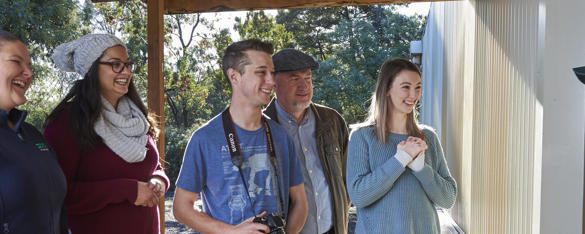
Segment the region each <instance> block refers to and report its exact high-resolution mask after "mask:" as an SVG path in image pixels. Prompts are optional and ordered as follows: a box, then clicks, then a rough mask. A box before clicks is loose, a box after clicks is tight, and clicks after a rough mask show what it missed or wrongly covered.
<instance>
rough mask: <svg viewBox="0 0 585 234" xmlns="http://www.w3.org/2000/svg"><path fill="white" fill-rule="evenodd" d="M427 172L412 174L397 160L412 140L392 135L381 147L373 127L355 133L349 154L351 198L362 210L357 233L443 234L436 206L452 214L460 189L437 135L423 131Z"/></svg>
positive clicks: (348, 175) (348, 190) (352, 136)
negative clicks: (400, 148) (398, 149)
mask: <svg viewBox="0 0 585 234" xmlns="http://www.w3.org/2000/svg"><path fill="white" fill-rule="evenodd" d="M423 132H424V133H425V135H426V136H427V140H426V142H427V145H428V149H427V150H426V152H425V166H424V168H423V169H422V170H420V171H418V172H414V171H412V170H411V169H410V168H408V167H406V168H405V167H403V166H402V164H400V162H399V161H398V159H396V158H395V157H394V155H395V154H396V145H398V143H400V142H401V141H403V140H406V139H407V138H408V135H404V134H394V133H388V143H387V144H382V143H380V142H379V141H378V140H377V138H376V136H375V134H374V128H373V127H363V128H360V129H357V130H355V131H353V132H352V134H351V136H350V138H349V145H348V153H347V192H348V193H349V198H350V199H351V202H352V203H353V204H354V205H355V206H356V207H357V218H358V220H357V226H356V233H358V234H359V233H384V234H390V233H398V234H408V233H420V234H428V233H440V231H441V230H440V227H441V226H440V224H439V219H438V217H437V212H436V210H435V206H439V207H443V208H451V207H452V206H453V204H454V203H455V198H456V194H457V185H456V183H455V180H453V177H451V174H450V173H449V168H447V164H446V162H445V158H444V156H443V148H442V147H441V144H440V142H439V140H438V138H437V134H436V133H435V132H434V131H433V130H432V129H430V128H428V127H424V126H423Z"/></svg>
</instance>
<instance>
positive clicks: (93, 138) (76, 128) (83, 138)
mask: <svg viewBox="0 0 585 234" xmlns="http://www.w3.org/2000/svg"><path fill="white" fill-rule="evenodd" d="M102 56H103V55H102ZM102 56H100V57H99V58H98V59H96V61H94V63H93V64H92V65H91V67H90V68H89V70H88V71H87V73H86V74H85V77H84V78H83V79H81V80H77V81H75V84H73V87H71V89H70V90H69V93H67V95H66V96H65V98H63V100H62V101H61V102H60V103H59V104H58V105H57V107H55V109H53V111H52V112H51V114H49V116H48V117H47V120H46V121H45V127H46V126H47V125H49V124H50V123H51V122H53V121H54V120H55V119H56V118H57V116H59V113H61V111H63V110H64V109H66V108H67V109H69V128H70V130H71V134H72V135H73V137H74V138H75V143H76V144H77V146H78V147H79V148H80V149H82V150H83V151H89V150H92V149H94V148H95V147H96V146H98V145H99V144H101V143H102V138H101V137H100V136H98V135H97V133H96V132H95V130H94V125H95V122H96V121H97V119H98V117H99V115H100V113H101V109H102V107H103V106H102V105H103V104H102V99H101V97H100V92H99V87H100V84H99V74H98V67H99V63H98V62H99V61H100V59H101V57H102ZM124 96H126V97H128V98H130V100H131V101H132V102H133V103H134V104H136V106H138V108H139V109H140V111H141V112H142V114H144V116H146V117H147V120H148V123H149V125H150V128H149V129H148V135H150V136H152V137H153V138H154V139H155V140H158V134H159V129H158V122H157V121H156V118H155V116H154V114H151V113H148V109H147V108H146V106H145V105H144V103H143V102H142V99H141V98H140V96H139V95H138V91H137V90H136V87H135V86H134V80H133V79H131V80H130V85H129V86H128V93H126V94H125V95H124Z"/></svg>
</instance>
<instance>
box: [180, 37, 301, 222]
mask: <svg viewBox="0 0 585 234" xmlns="http://www.w3.org/2000/svg"><path fill="white" fill-rule="evenodd" d="M272 53H273V47H272V45H271V44H269V43H265V42H262V41H260V40H255V39H251V40H245V41H240V42H236V43H233V44H231V45H230V46H229V47H228V48H227V49H226V51H225V54H224V57H223V64H222V68H223V71H224V74H225V76H226V78H227V79H228V81H229V83H230V86H231V88H232V100H231V104H230V106H229V107H228V109H226V110H225V111H224V112H223V113H222V114H220V115H218V116H216V117H214V118H213V119H211V120H210V121H209V122H207V123H206V124H205V125H203V126H202V127H201V128H199V129H198V130H196V131H195V132H194V133H193V136H192V137H191V140H190V141H189V144H188V145H187V148H186V149H185V156H184V158H183V165H182V167H181V172H180V173H179V178H178V179H177V183H176V185H177V189H176V192H175V199H174V203H173V213H174V215H175V217H176V219H177V220H178V221H179V222H181V223H183V224H185V225H187V226H189V227H190V228H192V229H194V230H197V231H199V232H202V233H282V231H283V229H286V232H287V233H298V232H299V231H300V230H301V228H302V227H303V225H304V223H305V219H306V217H307V209H308V208H307V199H306V196H305V190H304V186H303V176H302V173H301V170H300V166H299V162H298V160H297V158H296V156H295V151H294V144H293V142H292V141H291V140H290V139H289V138H288V137H287V135H286V132H285V131H284V130H283V129H282V127H280V126H279V125H278V124H277V123H276V122H274V121H272V120H270V119H268V118H266V117H265V116H263V115H262V106H263V105H266V104H268V102H269V101H270V94H271V92H272V89H273V88H274V77H273V73H274V65H273V63H272V59H271V57H270V56H271V54H272ZM199 196H201V199H202V201H203V210H202V211H198V210H196V209H195V208H194V206H193V205H194V203H195V200H196V199H197V198H198V197H199ZM289 203H290V204H289ZM269 226H270V227H269ZM282 226H284V227H282Z"/></svg>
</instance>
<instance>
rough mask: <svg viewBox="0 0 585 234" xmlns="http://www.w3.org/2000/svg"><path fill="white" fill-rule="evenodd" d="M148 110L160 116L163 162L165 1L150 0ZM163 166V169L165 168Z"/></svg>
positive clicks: (161, 208) (161, 210)
mask: <svg viewBox="0 0 585 234" xmlns="http://www.w3.org/2000/svg"><path fill="white" fill-rule="evenodd" d="M146 4H147V9H148V10H147V11H148V19H147V27H148V30H147V32H148V110H149V111H150V112H153V113H154V114H156V115H157V116H159V118H158V121H159V123H160V136H159V139H158V142H157V146H158V152H159V155H160V159H161V161H164V159H165V111H164V110H165V109H164V100H165V99H164V98H165V97H164V78H163V58H164V44H163V43H164V41H163V38H164V34H163V29H164V28H163V27H164V0H148V1H147V2H146ZM164 166H165V165H164V164H163V168H164ZM158 208H159V216H160V233H162V234H164V233H165V198H164V196H163V198H161V200H160V202H159V205H158Z"/></svg>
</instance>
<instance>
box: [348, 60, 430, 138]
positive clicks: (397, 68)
mask: <svg viewBox="0 0 585 234" xmlns="http://www.w3.org/2000/svg"><path fill="white" fill-rule="evenodd" d="M405 70H406V71H413V72H416V73H418V75H419V76H421V73H420V70H419V69H418V67H417V66H416V65H415V64H413V63H411V62H410V61H408V60H406V59H389V60H387V61H386V62H384V64H382V66H381V67H380V73H379V74H378V80H377V81H376V91H374V93H373V94H372V103H371V104H370V110H369V112H368V118H367V119H366V121H364V122H362V123H358V124H355V125H352V126H351V127H352V128H360V127H366V126H374V131H375V132H376V138H377V139H378V141H380V142H381V143H384V144H385V143H386V140H387V139H386V132H387V127H388V126H387V123H388V119H389V118H390V116H391V115H390V111H392V110H391V109H388V103H390V104H392V102H389V101H388V98H386V93H388V90H390V88H391V87H392V84H393V83H394V80H395V79H396V76H398V74H399V73H400V72H402V71H405ZM391 108H393V106H392V107H391ZM416 115H418V113H417V111H416V108H415V109H413V110H412V112H410V113H408V114H407V115H406V131H407V132H408V135H410V136H414V137H418V138H421V139H423V140H426V135H425V134H424V133H423V131H422V130H421V129H420V128H419V126H418V122H417V120H416Z"/></svg>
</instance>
